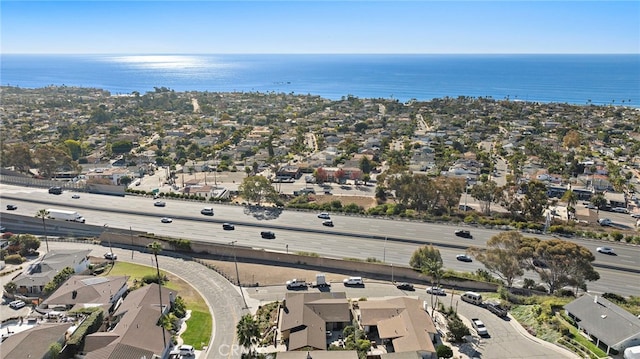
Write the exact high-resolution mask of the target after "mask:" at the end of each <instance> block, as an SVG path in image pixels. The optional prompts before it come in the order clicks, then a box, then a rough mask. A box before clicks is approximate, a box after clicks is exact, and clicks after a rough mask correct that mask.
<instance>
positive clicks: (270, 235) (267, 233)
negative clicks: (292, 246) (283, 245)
mask: <svg viewBox="0 0 640 359" xmlns="http://www.w3.org/2000/svg"><path fill="white" fill-rule="evenodd" d="M260 236H261V237H262V238H265V239H275V238H276V234H275V233H273V232H271V231H262V232H260Z"/></svg>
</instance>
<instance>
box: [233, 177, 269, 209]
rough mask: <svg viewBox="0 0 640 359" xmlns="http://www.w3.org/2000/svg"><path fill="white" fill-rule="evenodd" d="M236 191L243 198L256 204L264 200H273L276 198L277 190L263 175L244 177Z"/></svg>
mask: <svg viewBox="0 0 640 359" xmlns="http://www.w3.org/2000/svg"><path fill="white" fill-rule="evenodd" d="M238 191H239V192H240V194H241V196H242V197H243V198H244V199H246V200H247V201H250V202H256V203H257V204H258V205H260V203H261V202H262V201H264V200H269V201H275V200H276V199H277V198H278V192H277V191H276V190H275V188H273V186H272V185H271V182H270V181H269V180H268V179H267V178H266V177H264V176H249V177H245V178H244V179H243V180H242V183H241V184H240V186H238Z"/></svg>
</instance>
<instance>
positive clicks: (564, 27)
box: [0, 0, 640, 54]
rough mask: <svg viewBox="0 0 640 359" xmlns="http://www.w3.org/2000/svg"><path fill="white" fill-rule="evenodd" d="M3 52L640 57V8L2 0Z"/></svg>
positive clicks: (606, 4) (613, 4)
mask: <svg viewBox="0 0 640 359" xmlns="http://www.w3.org/2000/svg"><path fill="white" fill-rule="evenodd" d="M0 21H1V25H0V30H1V35H0V51H1V52H2V53H4V54H9V53H13V54H267V53H273V54H276V53H277V54H282V53H284V54H290V53H305V54H306V53H312V54H316V53H327V54H341V53H348V54H360V53H363V54H521V53H526V54H538V53H541V54H565V53H569V54H575V53H577V54H594V53H596V54H597V53H608V54H619V53H633V54H638V53H640V1H637V0H629V1H551V0H547V1H545V0H538V1H517V0H514V1H507V0H503V1H423V0H405V1H402V0H400V1H378V0H372V1H366V0H346V1H332V0H324V1H312V0H294V1H270V0H258V1H247V0H232V1H222V0H218V1H216V0H210V1H207V0H201V1H168V0H160V1H150V0H145V1H100V0H93V1H73V0H68V1H31V0H2V1H0Z"/></svg>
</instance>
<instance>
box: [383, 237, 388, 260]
mask: <svg viewBox="0 0 640 359" xmlns="http://www.w3.org/2000/svg"><path fill="white" fill-rule="evenodd" d="M386 262H387V237H384V245H383V247H382V263H386Z"/></svg>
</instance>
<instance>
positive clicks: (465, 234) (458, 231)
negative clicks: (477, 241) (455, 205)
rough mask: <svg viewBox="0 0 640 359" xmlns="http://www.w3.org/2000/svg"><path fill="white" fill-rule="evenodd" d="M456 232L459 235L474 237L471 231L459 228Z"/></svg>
mask: <svg viewBox="0 0 640 359" xmlns="http://www.w3.org/2000/svg"><path fill="white" fill-rule="evenodd" d="M454 233H455V235H456V236H458V237H462V238H473V236H472V235H471V232H469V231H467V230H463V229H459V230H457V231H455V232H454Z"/></svg>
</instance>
